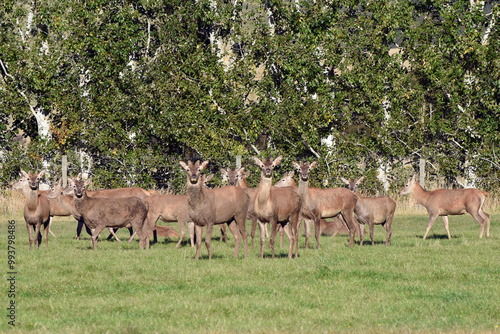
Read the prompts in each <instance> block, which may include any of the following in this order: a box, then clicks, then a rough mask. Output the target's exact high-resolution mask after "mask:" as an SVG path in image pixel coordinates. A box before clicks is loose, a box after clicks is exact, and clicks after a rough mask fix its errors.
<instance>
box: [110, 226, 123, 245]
mask: <svg viewBox="0 0 500 334" xmlns="http://www.w3.org/2000/svg"><path fill="white" fill-rule="evenodd" d="M108 230H109V233H111V234H110V235H109V236H108V239H107V240H110V239H111V238H112V237H115V239H116V241H118V242H122V241H121V240H120V239H118V237H117V236H116V234H115V232H116V231H118V229H117V228H115V229H113V228H111V227H108Z"/></svg>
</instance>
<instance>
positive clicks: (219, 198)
mask: <svg viewBox="0 0 500 334" xmlns="http://www.w3.org/2000/svg"><path fill="white" fill-rule="evenodd" d="M208 162H209V161H208V160H206V161H204V162H203V163H201V164H200V161H199V160H198V161H196V163H194V164H193V163H192V162H191V161H188V163H187V164H186V163H185V162H184V161H179V164H180V165H181V167H182V168H183V169H184V170H185V171H186V174H187V182H186V194H187V197H188V206H189V217H190V219H191V220H192V221H193V222H194V224H195V230H196V255H195V259H198V258H199V256H200V249H201V238H202V232H203V226H206V227H207V231H206V234H205V245H206V247H207V251H208V258H209V259H210V258H211V257H212V253H211V251H210V241H211V238H212V230H213V226H214V225H215V224H225V223H227V224H228V226H229V229H230V230H231V232H232V233H233V235H234V239H235V243H236V245H235V249H234V257H237V256H238V251H239V248H240V243H241V239H242V237H243V243H244V246H245V257H247V255H248V245H247V231H246V229H245V219H246V215H247V210H248V203H249V202H250V199H249V197H248V195H247V194H245V192H244V191H243V190H242V189H241V188H238V187H235V186H225V187H221V188H215V189H208V188H206V187H204V186H203V183H204V182H203V180H202V178H201V172H202V170H203V169H205V168H206V167H207V165H208Z"/></svg>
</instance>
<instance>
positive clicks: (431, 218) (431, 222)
mask: <svg viewBox="0 0 500 334" xmlns="http://www.w3.org/2000/svg"><path fill="white" fill-rule="evenodd" d="M436 218H437V215H434V214H431V215H430V216H429V222H428V223H427V227H426V228H425V234H424V238H423V239H424V240H425V238H427V234H428V233H429V231H430V229H431V227H432V225H433V224H434V221H435V220H436Z"/></svg>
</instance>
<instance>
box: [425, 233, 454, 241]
mask: <svg viewBox="0 0 500 334" xmlns="http://www.w3.org/2000/svg"><path fill="white" fill-rule="evenodd" d="M416 237H417V238H419V239H422V240H423V238H424V236H423V235H416ZM457 238H458V236H453V235H452V236H451V239H457ZM429 239H435V240H440V239H441V240H451V239H448V235H447V234H433V235H427V238H426V240H429Z"/></svg>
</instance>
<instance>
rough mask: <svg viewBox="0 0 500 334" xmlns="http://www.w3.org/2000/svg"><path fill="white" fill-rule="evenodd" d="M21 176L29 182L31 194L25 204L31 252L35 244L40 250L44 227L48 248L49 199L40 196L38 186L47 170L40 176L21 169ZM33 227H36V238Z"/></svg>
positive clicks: (25, 218) (29, 193) (25, 217)
mask: <svg viewBox="0 0 500 334" xmlns="http://www.w3.org/2000/svg"><path fill="white" fill-rule="evenodd" d="M21 174H22V176H23V177H25V178H26V179H27V180H28V185H29V192H28V194H27V196H26V201H25V203H24V220H25V221H26V228H27V229H28V235H29V242H30V250H31V245H32V244H33V243H35V245H36V246H37V247H38V248H39V247H40V243H41V241H42V239H41V236H40V229H41V226H42V225H43V228H44V231H43V237H44V238H45V244H46V245H47V247H48V246H49V240H48V232H49V218H50V205H49V200H48V199H47V197H45V196H44V195H41V194H39V192H38V185H39V183H40V179H41V178H42V176H43V175H44V174H45V170H42V171H41V172H40V173H39V174H36V173H35V174H33V173H29V174H28V173H26V172H25V171H24V170H22V169H21ZM31 226H34V227H35V237H34V238H33V231H32V229H31Z"/></svg>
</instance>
